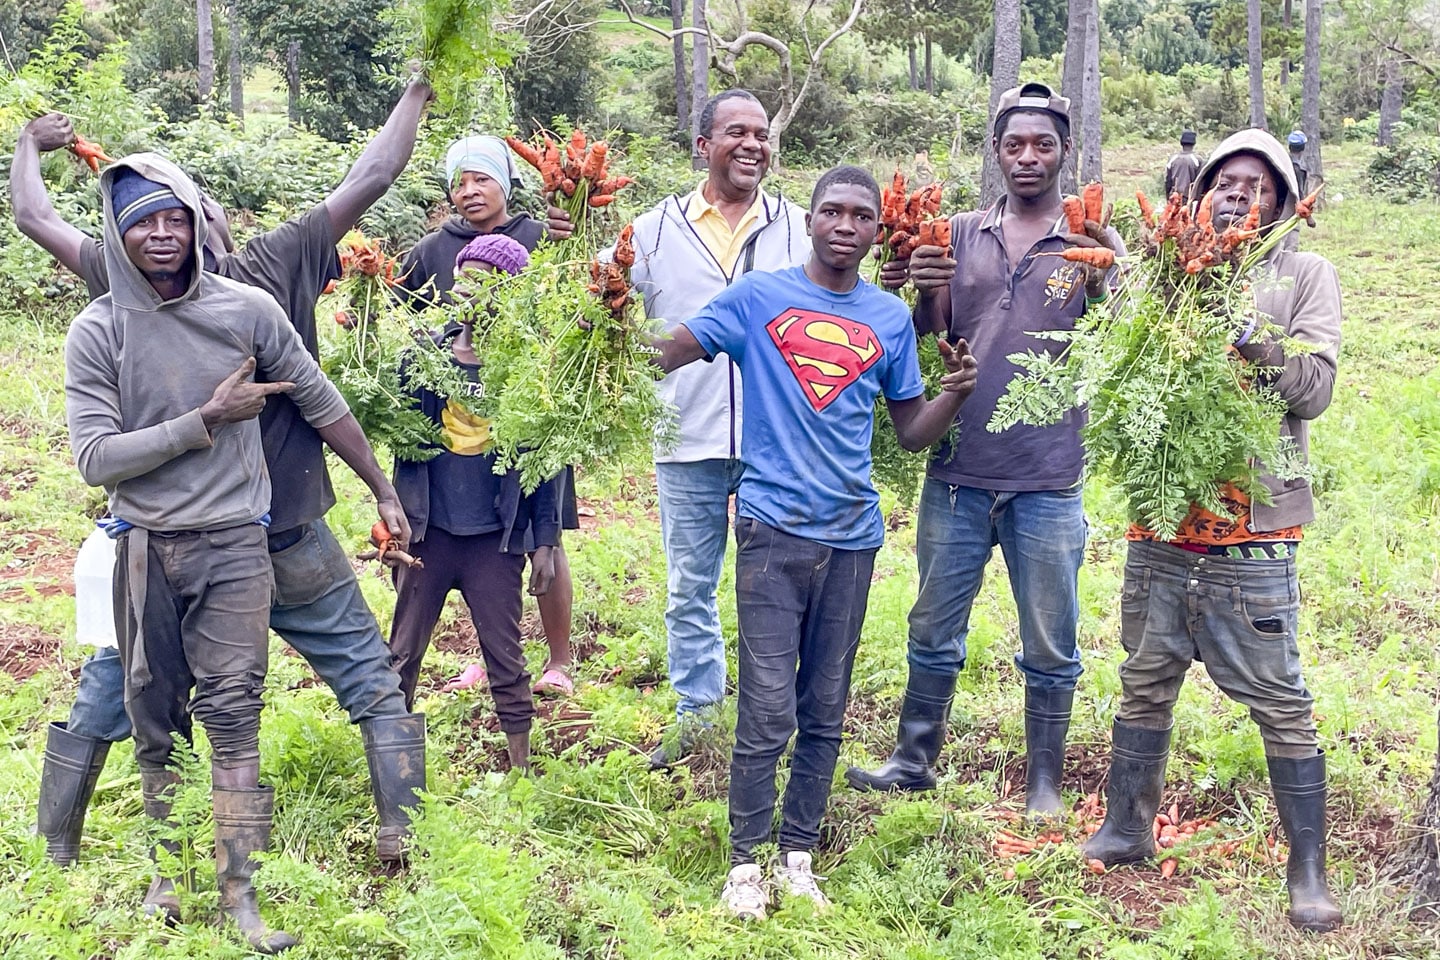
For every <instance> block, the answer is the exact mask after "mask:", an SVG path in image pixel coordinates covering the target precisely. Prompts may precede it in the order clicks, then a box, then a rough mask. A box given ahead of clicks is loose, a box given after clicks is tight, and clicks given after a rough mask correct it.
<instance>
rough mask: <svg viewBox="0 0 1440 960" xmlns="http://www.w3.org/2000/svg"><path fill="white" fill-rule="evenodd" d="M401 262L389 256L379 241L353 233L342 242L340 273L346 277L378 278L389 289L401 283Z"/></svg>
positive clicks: (356, 232)
mask: <svg viewBox="0 0 1440 960" xmlns="http://www.w3.org/2000/svg"><path fill="white" fill-rule="evenodd" d="M398 265H399V262H398V261H397V260H396V258H394V257H391V256H387V255H386V253H385V251H384V250H383V249H381V247H380V241H379V240H373V239H370V238H367V237H365V236H364V235H363V234H361V233H359V232H358V231H352V232H351V233H349V234H347V235H346V236H345V238H344V239H343V240H341V241H340V272H341V273H342V274H343V275H344V276H345V277H346V278H349V277H378V278H379V280H380V282H381V283H383V284H385V285H386V286H387V287H393V286H394V285H395V284H396V283H398V282H399V281H400V277H398V276H397V275H396V274H397V267H398Z"/></svg>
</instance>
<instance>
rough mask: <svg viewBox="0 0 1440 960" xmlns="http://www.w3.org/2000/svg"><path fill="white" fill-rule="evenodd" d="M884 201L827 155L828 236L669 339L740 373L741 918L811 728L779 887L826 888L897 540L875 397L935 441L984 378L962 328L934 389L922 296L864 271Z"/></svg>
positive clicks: (737, 865) (815, 220) (733, 815)
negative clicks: (885, 564)
mask: <svg viewBox="0 0 1440 960" xmlns="http://www.w3.org/2000/svg"><path fill="white" fill-rule="evenodd" d="M879 210H880V189H879V187H878V186H876V184H875V179H874V178H873V177H871V176H870V174H868V173H867V172H865V171H864V170H862V169H860V168H859V167H849V166H842V167H835V168H833V169H831V170H828V171H826V172H825V173H824V174H823V175H822V176H821V177H820V180H819V182H818V183H817V184H816V185H815V192H814V194H813V195H812V197H811V200H810V212H809V213H808V214H807V215H806V218H805V219H806V224H807V226H808V227H809V229H810V235H811V237H812V245H813V248H814V249H813V252H812V253H811V256H810V259H809V261H808V262H807V263H806V264H805V266H803V267H792V268H790V269H788V270H781V271H779V272H776V273H763V272H758V271H757V272H754V273H747V274H745V276H744V277H742V278H741V279H740V280H739V281H737V282H736V283H735V284H734V285H732V286H730V287H727V288H726V289H725V291H724V292H722V293H721V294H720V295H718V296H717V297H716V298H715V299H714V300H712V301H710V303H709V304H708V305H707V306H706V307H704V308H703V309H702V310H701V311H700V312H699V313H697V314H695V315H694V316H693V317H690V318H689V319H688V320H685V321H684V322H683V323H682V324H680V325H679V326H677V327H676V328H675V329H674V330H673V331H671V339H667V340H664V341H661V342H659V343H657V347H658V348H659V349H660V358H659V363H660V366H661V367H663V368H664V369H665V370H666V371H667V372H668V371H670V370H674V369H675V368H677V367H681V366H684V365H685V364H687V363H690V362H692V361H695V360H701V359H709V358H710V357H713V356H715V355H716V354H719V353H725V354H728V355H729V356H730V357H732V358H733V359H734V361H735V362H736V363H737V364H739V366H740V370H741V373H742V381H743V388H744V402H745V411H746V417H745V445H744V448H743V455H744V461H745V474H744V477H743V479H742V480H741V481H740V491H739V494H738V497H737V502H736V510H735V513H736V519H735V539H736V542H737V544H738V550H737V553H736V557H735V596H736V601H737V607H738V613H739V622H740V643H739V661H740V673H739V686H740V694H739V699H738V703H739V718H738V720H737V722H736V726H735V750H734V753H733V755H732V757H731V761H730V843H731V854H730V864H731V870H730V875H729V877H728V879H727V880H726V883H725V890H724V892H723V893H722V894H721V899H722V901H723V902H724V904H725V906H726V908H727V909H728V910H729V911H730V912H731V913H733V914H734V915H736V916H738V917H745V918H754V919H760V918H763V917H764V916H765V908H766V906H767V905H768V901H769V897H768V894H767V892H766V885H765V882H764V878H763V874H762V872H761V869H760V866H759V865H758V864H756V863H755V859H754V856H753V853H752V851H753V850H754V848H755V846H756V845H757V844H759V843H762V842H764V841H766V840H768V839H769V838H770V831H771V824H772V821H773V818H774V811H775V794H776V790H775V770H776V765H777V763H778V762H779V759H780V754H781V753H782V752H784V749H785V744H786V743H787V742H788V741H789V740H790V736H791V735H792V734H794V733H796V730H797V727H798V730H799V735H798V736H797V737H796V740H795V750H794V754H793V756H792V757H791V763H790V782H789V785H788V786H787V787H786V790H785V801H784V806H783V810H782V821H781V827H780V837H779V841H780V863H779V865H778V866H777V867H776V869H775V873H774V879H775V882H776V885H777V886H779V888H780V889H781V891H782V892H785V893H788V894H791V895H799V896H804V897H808V898H810V899H811V900H813V901H814V902H815V903H816V904H817V906H821V907H823V906H825V905H826V900H825V897H824V895H823V894H822V893H821V892H820V888H819V887H818V886H817V885H816V877H815V876H814V875H813V874H812V873H811V869H810V862H811V860H810V851H811V850H812V849H813V848H814V846H815V844H816V842H817V841H818V839H819V828H820V818H821V817H822V816H823V815H824V812H825V805H826V802H827V800H828V799H829V796H830V780H831V777H832V775H833V774H834V772H835V761H836V758H837V757H838V756H839V752H840V729H841V722H842V720H843V719H844V714H845V698H846V696H847V694H848V693H849V690H850V670H851V667H852V666H853V665H854V662H855V649H856V646H857V644H858V643H859V639H860V626H861V623H862V622H863V621H864V619H865V603H866V600H867V598H868V596H869V593H870V573H871V568H872V566H873V564H874V559H875V551H876V549H877V548H878V547H879V546H880V543H881V541H882V540H883V539H884V524H883V523H882V521H881V517H880V498H879V496H878V495H877V494H876V492H875V488H874V486H873V485H872V484H871V482H870V433H871V430H872V429H873V428H874V423H875V420H874V404H875V398H876V396H877V395H878V394H880V393H883V394H884V395H885V400H886V403H887V404H888V406H889V409H890V416H891V419H893V420H894V422H895V432H896V434H897V435H898V436H899V439H900V443H901V445H902V446H904V447H905V448H906V449H909V450H923V449H924V448H926V447H928V446H929V445H930V444H932V443H934V442H935V441H936V440H939V439H940V437H941V436H942V435H944V433H945V431H946V430H948V429H949V427H950V424H951V422H953V420H954V418H955V414H956V412H957V411H958V410H959V408H960V404H961V403H962V402H963V401H964V399H965V397H967V396H969V394H970V392H971V391H972V390H973V389H974V388H975V377H976V373H975V361H974V359H973V358H972V357H971V356H970V354H969V350H968V347H967V346H966V344H965V342H964V341H963V340H961V341H960V342H959V343H958V344H957V345H956V346H955V347H954V348H953V349H952V348H951V347H950V346H949V345H948V344H945V343H944V342H943V341H942V343H941V348H940V349H941V353H942V355H943V356H944V358H945V367H946V370H947V373H946V375H945V376H944V378H942V380H941V386H942V391H941V393H940V395H939V396H937V397H936V398H935V399H933V400H928V401H927V400H926V399H925V388H924V386H923V385H922V384H921V382H920V364H919V360H918V358H917V355H916V350H915V331H914V328H913V327H912V326H911V322H910V312H909V310H908V309H906V307H905V304H904V303H903V302H902V301H901V300H900V299H899V298H898V297H895V296H892V295H891V294H888V293H885V292H883V291H881V290H879V289H878V288H876V287H874V286H872V285H870V284H868V283H866V282H865V281H864V280H861V279H860V274H859V266H860V263H861V261H862V260H864V258H865V255H866V254H867V253H868V252H869V250H870V246H871V244H872V243H873V242H874V240H875V232H876V228H877V225H878V216H879Z"/></svg>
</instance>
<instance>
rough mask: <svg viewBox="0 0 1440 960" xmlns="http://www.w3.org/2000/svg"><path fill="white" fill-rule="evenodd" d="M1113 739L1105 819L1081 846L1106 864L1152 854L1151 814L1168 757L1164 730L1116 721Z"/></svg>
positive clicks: (1156, 806) (1086, 853) (1156, 807)
mask: <svg viewBox="0 0 1440 960" xmlns="http://www.w3.org/2000/svg"><path fill="white" fill-rule="evenodd" d="M1111 739H1112V746H1111V754H1110V783H1109V784H1108V785H1107V786H1106V788H1105V822H1104V823H1103V824H1102V825H1101V826H1100V829H1099V830H1098V831H1097V832H1096V834H1095V835H1094V836H1093V837H1091V838H1090V839H1089V840H1087V841H1085V845H1084V846H1083V847H1082V848H1081V851H1082V852H1083V853H1084V856H1085V859H1087V860H1099V861H1100V862H1101V863H1103V864H1105V866H1107V867H1113V866H1115V865H1116V864H1121V863H1135V862H1137V861H1140V860H1148V859H1149V858H1151V857H1153V856H1155V812H1156V811H1157V810H1159V809H1160V792H1161V791H1162V790H1163V789H1164V788H1165V761H1166V760H1168V759H1169V758H1170V731H1169V730H1168V729H1167V730H1147V729H1145V728H1143V727H1132V726H1128V725H1126V724H1123V723H1121V722H1120V721H1119V720H1116V721H1115V724H1114V727H1113V732H1112V734H1111Z"/></svg>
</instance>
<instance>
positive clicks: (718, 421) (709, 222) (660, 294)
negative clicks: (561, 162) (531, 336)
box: [550, 90, 810, 769]
mask: <svg viewBox="0 0 1440 960" xmlns="http://www.w3.org/2000/svg"><path fill="white" fill-rule="evenodd" d="M696 143H697V145H698V148H699V152H700V155H701V156H702V157H704V158H705V160H706V161H707V163H708V165H709V170H708V173H707V174H706V177H705V182H704V183H702V184H700V185H699V186H698V187H696V188H695V190H693V191H692V192H690V193H688V194H685V195H684V196H678V195H677V196H669V197H666V198H665V199H664V200H662V201H661V202H660V203H659V204H658V205H657V206H656V207H655V208H654V209H652V210H649V211H647V212H646V213H644V214H641V215H640V216H639V217H637V218H636V220H635V237H634V243H635V266H634V267H633V268H632V269H631V271H630V276H631V280H632V281H633V283H634V285H635V288H636V289H637V290H639V291H640V292H641V294H642V295H643V296H644V298H645V313H646V315H647V316H649V317H653V318H657V319H664V320H665V321H666V322H667V324H668V325H670V326H674V325H676V324H678V323H679V322H680V321H682V320H684V319H686V318H687V317H689V316H691V315H692V314H694V313H695V312H696V311H698V310H699V309H700V308H701V307H703V306H705V304H707V303H709V302H710V300H711V298H713V297H714V296H715V295H716V294H718V293H719V292H720V291H722V290H724V289H725V288H726V287H728V286H729V285H730V284H731V283H733V282H734V281H735V280H737V279H738V278H739V277H740V276H741V275H743V274H744V273H746V272H748V271H750V270H765V271H774V270H783V269H785V268H787V267H793V266H800V265H802V264H804V262H805V260H806V259H807V258H808V257H809V255H810V239H809V236H808V234H807V232H806V229H805V210H804V209H803V208H801V207H798V206H796V205H795V204H793V203H791V202H790V201H788V200H786V199H784V198H783V197H780V196H778V195H775V194H769V193H766V192H765V191H763V190H761V189H760V183H761V181H762V180H763V179H764V177H765V172H766V170H767V169H768V168H769V166H770V150H771V148H770V118H769V117H768V116H767V115H766V113H765V108H764V107H763V106H761V104H760V101H759V100H757V99H756V98H755V96H754V95H753V94H751V93H749V92H747V91H745V90H726V91H725V92H723V93H719V94H717V95H715V96H714V97H711V98H710V101H709V102H708V103H706V104H705V108H704V110H703V111H701V114H700V135H699V137H698V138H697V139H696ZM558 212H559V211H557V210H555V209H553V208H552V210H551V223H550V232H551V235H552V236H557V237H564V236H565V235H567V234H568V229H567V228H568V227H569V224H568V223H565V222H564V221H563V220H560V221H558V222H557V220H556V214H557V213H558ZM660 390H661V394H662V395H663V396H664V397H665V398H666V399H667V400H669V401H670V402H672V403H674V404H675V406H676V408H677V410H678V411H679V440H678V442H677V443H675V444H674V446H671V447H668V448H663V449H662V448H657V449H656V451H655V480H656V485H657V486H658V488H659V495H660V530H661V535H662V536H663V538H664V545H665V560H666V566H667V568H668V584H667V589H668V593H669V598H668V600H667V602H666V605H665V632H666V635H667V639H668V648H669V649H668V654H669V663H670V683H671V685H672V686H673V687H674V688H675V692H676V693H677V694H679V698H680V699H679V703H678V704H677V706H676V713H677V715H678V719H679V721H680V722H679V723H678V724H677V730H676V731H675V733H674V734H672V735H670V736H667V737H666V738H665V741H664V743H662V744H661V745H660V747H659V748H657V749H656V751H655V753H654V755H653V756H652V757H651V764H652V766H653V767H655V768H656V769H663V768H665V767H668V766H669V765H670V764H671V763H673V762H675V761H676V760H678V759H679V758H680V757H682V756H684V755H685V754H686V753H688V752H689V749H690V747H691V745H692V744H693V740H694V735H695V733H696V731H698V730H699V729H701V728H703V726H704V725H705V724H707V723H708V722H709V720H710V714H711V713H712V712H713V710H714V708H715V707H716V706H718V705H719V704H720V702H721V701H722V700H723V699H724V697H725V642H724V639H723V638H722V637H721V635H720V615H719V611H718V610H717V608H716V603H715V594H716V590H717V589H718V586H719V583H720V571H721V568H722V567H723V566H724V563H725V542H726V534H727V529H728V527H729V501H730V497H731V496H732V495H733V494H734V493H735V491H736V489H737V487H738V486H739V484H740V473H741V470H742V462H741V421H740V415H741V401H740V371H739V370H738V369H737V368H736V366H735V364H734V363H733V362H732V361H731V359H730V358H729V357H728V356H726V355H725V354H723V353H722V354H719V355H718V356H716V357H715V359H714V362H712V363H696V364H691V365H690V366H688V367H684V368H682V369H680V370H677V371H675V372H674V373H671V374H669V375H668V376H666V377H665V379H664V380H663V381H662V383H661V386H660Z"/></svg>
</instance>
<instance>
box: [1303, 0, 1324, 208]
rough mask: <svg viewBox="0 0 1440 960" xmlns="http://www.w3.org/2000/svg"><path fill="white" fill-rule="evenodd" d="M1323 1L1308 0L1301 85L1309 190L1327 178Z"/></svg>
mask: <svg viewBox="0 0 1440 960" xmlns="http://www.w3.org/2000/svg"><path fill="white" fill-rule="evenodd" d="M1324 12H1325V11H1324V0H1305V65H1304V69H1305V77H1304V80H1303V81H1302V83H1301V84H1300V129H1302V130H1303V131H1305V136H1306V138H1307V142H1306V144H1305V169H1306V170H1307V171H1308V172H1309V175H1310V189H1311V190H1314V189H1315V187H1316V185H1317V184H1318V182H1319V181H1321V180H1323V179H1325V174H1324V169H1323V167H1322V166H1321V163H1320V23H1321V19H1322V17H1323V16H1324Z"/></svg>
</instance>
